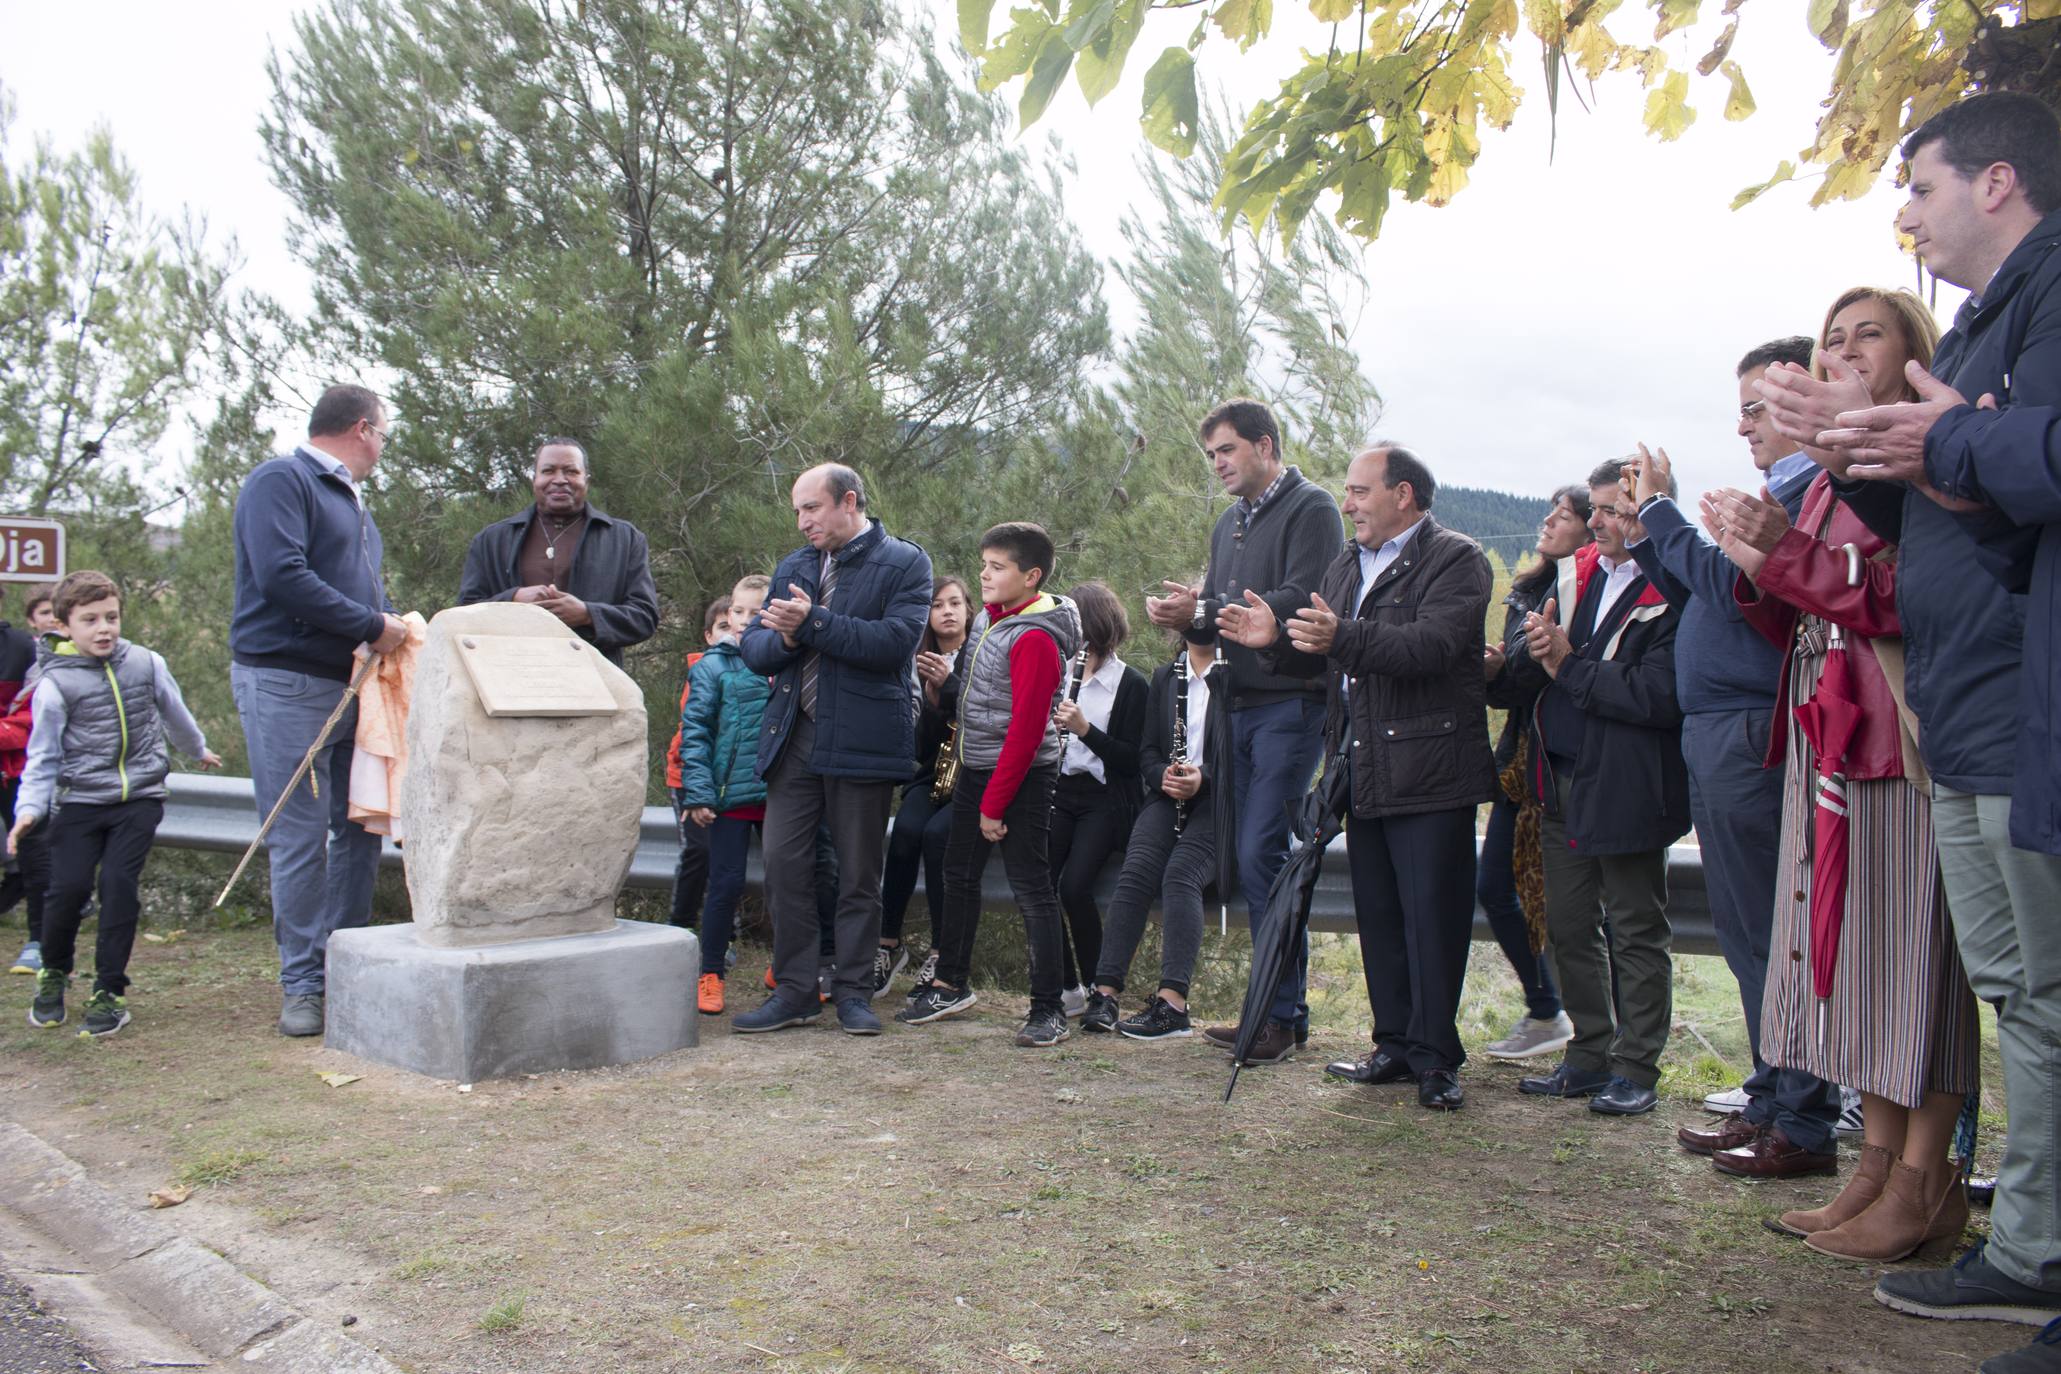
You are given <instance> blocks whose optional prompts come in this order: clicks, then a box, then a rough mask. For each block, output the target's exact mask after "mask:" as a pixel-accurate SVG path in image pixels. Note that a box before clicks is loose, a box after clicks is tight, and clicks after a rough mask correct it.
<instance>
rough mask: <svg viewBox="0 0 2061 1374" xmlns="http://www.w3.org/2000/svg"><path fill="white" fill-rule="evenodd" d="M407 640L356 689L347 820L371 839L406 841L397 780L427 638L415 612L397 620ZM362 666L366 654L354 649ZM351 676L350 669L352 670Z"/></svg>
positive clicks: (426, 624) (404, 767) (405, 767)
mask: <svg viewBox="0 0 2061 1374" xmlns="http://www.w3.org/2000/svg"><path fill="white" fill-rule="evenodd" d="M401 620H402V623H403V624H405V625H406V626H407V627H408V637H407V638H406V639H404V640H402V641H401V647H400V648H398V649H395V650H393V651H392V652H391V653H388V654H385V655H383V656H381V658H380V660H379V664H378V666H377V667H375V668H373V670H372V671H371V672H370V673H368V674H367V675H366V677H365V682H364V685H362V686H361V687H359V688H358V739H357V752H356V753H355V754H353V755H352V756H351V810H350V815H351V819H352V820H354V821H356V822H357V823H358V824H360V825H362V826H364V827H365V828H366V829H367V830H369V831H371V832H372V833H373V834H375V835H391V836H393V837H394V838H395V839H397V840H400V839H406V838H407V833H406V831H405V829H404V828H403V824H402V818H401V814H400V804H401V779H402V778H403V777H405V776H406V775H407V772H408V702H409V699H410V697H411V696H412V695H413V693H414V691H415V665H416V664H417V662H419V661H420V659H421V656H422V646H423V644H424V643H425V642H427V640H428V638H429V622H428V621H426V620H424V619H423V618H422V613H421V612H419V611H410V612H409V613H408V614H407V615H405V616H403V617H401ZM358 653H359V655H360V659H359V661H360V662H362V661H363V657H362V656H363V655H364V653H365V649H364V648H363V647H362V646H361V647H360V648H359V649H358ZM353 671H355V669H354V670H353Z"/></svg>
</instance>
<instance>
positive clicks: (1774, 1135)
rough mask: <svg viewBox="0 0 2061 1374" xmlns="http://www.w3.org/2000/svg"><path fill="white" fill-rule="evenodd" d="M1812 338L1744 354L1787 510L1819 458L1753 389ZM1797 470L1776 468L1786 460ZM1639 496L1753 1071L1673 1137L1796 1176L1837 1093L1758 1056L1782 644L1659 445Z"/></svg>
mask: <svg viewBox="0 0 2061 1374" xmlns="http://www.w3.org/2000/svg"><path fill="white" fill-rule="evenodd" d="M1810 356H1811V341H1810V340H1809V339H1806V338H1803V337H1801V336H1798V337H1794V338H1787V339H1777V340H1775V341H1773V342H1772V343H1767V344H1763V345H1761V346H1760V347H1759V348H1756V349H1754V350H1753V351H1752V352H1750V353H1748V354H1747V355H1746V356H1745V357H1744V358H1742V359H1740V361H1739V366H1738V369H1737V375H1738V380H1739V388H1740V391H1739V394H1740V398H1741V405H1740V412H1739V414H1740V419H1739V432H1740V434H1741V435H1742V436H1743V437H1744V438H1745V439H1746V442H1747V447H1748V449H1749V450H1750V451H1751V452H1752V455H1753V465H1754V467H1755V468H1757V469H1759V470H1760V472H1761V473H1763V474H1764V480H1765V481H1766V482H1767V483H1768V484H1769V490H1770V494H1771V495H1774V496H1775V497H1776V498H1777V499H1779V500H1780V501H1781V502H1782V504H1783V505H1784V507H1785V508H1786V509H1787V510H1788V511H1789V514H1790V516H1791V518H1794V517H1795V516H1796V514H1797V512H1798V511H1799V510H1800V509H1801V507H1802V504H1803V493H1804V491H1805V490H1806V489H1807V488H1808V487H1809V486H1810V482H1811V479H1812V477H1813V476H1814V475H1815V474H1816V471H1817V465H1816V464H1815V463H1813V462H1812V461H1811V460H1810V458H1809V457H1808V456H1806V455H1804V454H1801V453H1798V452H1796V446H1795V445H1794V444H1793V443H1790V442H1787V441H1784V440H1781V439H1780V438H1779V437H1777V436H1775V435H1774V433H1773V429H1772V426H1771V425H1770V424H1768V423H1766V416H1765V410H1766V407H1765V406H1763V405H1762V404H1761V403H1760V401H1759V393H1758V392H1757V391H1755V390H1753V384H1754V383H1755V382H1757V381H1758V380H1759V379H1760V378H1761V377H1762V376H1763V375H1764V374H1765V373H1766V371H1767V369H1768V368H1769V367H1770V366H1772V365H1774V364H1776V363H1782V362H1792V363H1798V364H1800V365H1803V366H1808V365H1809V363H1810ZM1798 459H1800V460H1801V464H1800V467H1801V470H1800V471H1791V472H1789V473H1786V474H1783V473H1778V471H1777V469H1778V468H1780V466H1781V465H1782V464H1783V463H1784V462H1787V463H1789V464H1790V465H1791V467H1792V468H1795V467H1797V463H1796V460H1798ZM1638 467H1639V476H1638V489H1637V497H1638V501H1639V523H1640V524H1641V525H1642V526H1643V527H1644V532H1645V536H1646V537H1645V538H1643V539H1638V540H1635V541H1631V542H1630V549H1631V553H1632V557H1633V558H1635V559H1637V560H1638V563H1639V567H1640V568H1641V569H1642V570H1644V571H1645V573H1646V575H1647V576H1648V577H1649V578H1651V579H1652V581H1653V584H1654V585H1655V586H1657V587H1659V588H1660V590H1661V594H1662V595H1664V596H1665V597H1667V599H1668V602H1669V604H1670V605H1673V606H1675V607H1677V608H1678V609H1680V611H1681V613H1682V623H1681V627H1680V629H1678V630H1677V631H1676V633H1675V692H1676V695H1677V696H1678V697H1679V699H1680V701H1681V707H1682V759H1683V761H1684V762H1685V763H1687V764H1688V767H1689V814H1690V816H1691V818H1692V819H1693V821H1694V822H1695V826H1696V838H1697V841H1698V843H1700V844H1701V845H1702V846H1703V856H1704V864H1703V872H1704V875H1705V877H1706V879H1707V881H1708V884H1709V888H1710V914H1711V922H1712V924H1713V925H1714V926H1715V927H1716V930H1717V938H1718V948H1719V950H1720V951H1721V952H1722V953H1723V954H1724V956H1725V963H1726V964H1727V965H1728V966H1729V967H1730V968H1731V970H1732V976H1733V977H1734V978H1736V979H1737V980H1738V982H1739V1001H1740V1007H1741V1010H1743V1011H1744V1012H1745V1013H1746V1038H1747V1044H1748V1046H1749V1048H1750V1049H1751V1050H1752V1052H1753V1073H1752V1076H1750V1077H1749V1078H1748V1079H1747V1080H1746V1085H1745V1091H1746V1099H1747V1101H1746V1107H1745V1110H1743V1111H1741V1112H1739V1113H1737V1114H1735V1115H1730V1116H1727V1117H1725V1118H1724V1119H1723V1120H1722V1121H1720V1122H1719V1123H1718V1125H1717V1128H1716V1129H1715V1130H1708V1131H1706V1130H1698V1129H1695V1128H1693V1127H1688V1126H1684V1127H1683V1128H1682V1129H1681V1130H1679V1131H1677V1132H1676V1133H1675V1138H1676V1140H1678V1141H1679V1142H1680V1143H1681V1145H1682V1147H1683V1148H1684V1149H1686V1150H1689V1151H1691V1152H1692V1153H1695V1154H1701V1155H1709V1156H1711V1163H1712V1164H1713V1165H1714V1166H1715V1167H1716V1169H1717V1171H1718V1172H1719V1173H1723V1174H1730V1175H1733V1176H1735V1177H1740V1178H1795V1177H1798V1176H1801V1175H1806V1174H1829V1173H1831V1172H1833V1170H1834V1169H1835V1168H1836V1167H1837V1143H1836V1141H1835V1139H1834V1136H1833V1130H1834V1128H1835V1127H1836V1126H1837V1124H1838V1120H1839V1089H1838V1088H1837V1087H1836V1086H1835V1085H1833V1084H1829V1083H1827V1082H1825V1081H1824V1080H1823V1079H1820V1078H1817V1077H1814V1076H1812V1075H1810V1074H1807V1073H1802V1072H1799V1071H1797V1070H1795V1069H1781V1068H1774V1067H1772V1066H1770V1065H1769V1064H1767V1063H1766V1062H1765V1061H1763V1060H1762V1059H1761V1057H1760V1008H1761V993H1762V990H1763V989H1764V988H1765V986H1766V984H1767V972H1768V943H1769V939H1770V936H1771V934H1772V932H1773V928H1774V921H1775V876H1776V875H1775V860H1776V856H1777V854H1778V853H1779V852H1780V850H1781V823H1782V772H1781V770H1780V769H1774V768H1767V767H1765V766H1764V765H1765V763H1766V759H1767V750H1768V734H1769V729H1770V726H1771V724H1772V721H1773V716H1774V711H1775V706H1776V701H1775V691H1776V687H1777V685H1778V684H1779V683H1780V681H1781V677H1782V651H1781V650H1780V649H1777V648H1776V647H1775V646H1774V645H1773V644H1770V643H1769V642H1768V641H1767V640H1766V639H1765V638H1764V637H1763V636H1762V635H1761V633H1760V632H1759V631H1758V630H1756V629H1754V628H1753V627H1752V626H1751V625H1748V624H1747V623H1746V621H1745V619H1744V617H1743V616H1742V615H1741V613H1740V609H1739V605H1738V602H1737V600H1736V599H1735V598H1734V597H1733V595H1732V588H1733V584H1734V583H1735V581H1736V580H1737V578H1738V575H1739V569H1738V567H1737V565H1735V564H1734V563H1733V562H1732V561H1731V560H1730V559H1729V558H1726V557H1725V556H1724V554H1722V553H1720V552H1719V551H1718V548H1717V546H1716V545H1715V544H1713V543H1711V542H1710V541H1709V540H1708V539H1706V538H1705V537H1704V536H1703V534H1702V532H1701V531H1700V530H1698V529H1697V528H1696V524H1695V521H1694V520H1693V519H1691V518H1690V517H1689V516H1688V515H1686V514H1685V513H1684V512H1683V511H1682V510H1681V509H1680V508H1679V507H1678V506H1677V505H1676V504H1675V501H1674V474H1673V473H1672V472H1671V471H1670V470H1669V464H1668V461H1667V454H1666V452H1665V451H1662V452H1659V453H1655V454H1648V453H1647V452H1646V449H1645V446H1644V445H1641V446H1640V449H1639V464H1638Z"/></svg>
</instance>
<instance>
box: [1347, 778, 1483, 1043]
mask: <svg viewBox="0 0 2061 1374" xmlns="http://www.w3.org/2000/svg"><path fill="white" fill-rule="evenodd" d="M1345 843H1346V854H1347V857H1348V859H1349V861H1350V863H1351V866H1352V875H1353V908H1354V910H1355V912H1356V913H1357V915H1358V917H1359V923H1360V961H1361V963H1362V964H1364V965H1365V966H1366V972H1367V1000H1368V1001H1369V1002H1371V1003H1373V1006H1374V1043H1375V1045H1376V1046H1377V1047H1378V1048H1380V1049H1385V1050H1388V1051H1389V1052H1391V1053H1393V1054H1397V1055H1400V1056H1401V1057H1402V1058H1403V1059H1404V1060H1406V1061H1407V1062H1408V1063H1409V1065H1410V1067H1411V1068H1412V1069H1415V1070H1416V1071H1417V1072H1419V1073H1423V1072H1425V1071H1426V1070H1428V1069H1457V1068H1459V1067H1460V1065H1461V1064H1463V1063H1465V1062H1466V1060H1467V1052H1466V1051H1465V1050H1464V1049H1462V1048H1461V1047H1460V1032H1459V1028H1458V1027H1457V1026H1456V1025H1455V1024H1454V1021H1455V1018H1456V1017H1457V1016H1458V1014H1459V1010H1460V985H1461V983H1463V982H1464V981H1465V980H1466V977H1467V948H1468V942H1469V939H1470V938H1471V937H1472V935H1473V933H1474V808H1473V807H1471V806H1463V807H1456V808H1454V809H1452V810H1449V811H1427V812H1425V813H1423V814H1421V815H1416V816H1388V817H1384V818H1382V819H1379V820H1361V819H1360V818H1359V817H1357V816H1350V817H1348V818H1347V819H1346V824H1345Z"/></svg>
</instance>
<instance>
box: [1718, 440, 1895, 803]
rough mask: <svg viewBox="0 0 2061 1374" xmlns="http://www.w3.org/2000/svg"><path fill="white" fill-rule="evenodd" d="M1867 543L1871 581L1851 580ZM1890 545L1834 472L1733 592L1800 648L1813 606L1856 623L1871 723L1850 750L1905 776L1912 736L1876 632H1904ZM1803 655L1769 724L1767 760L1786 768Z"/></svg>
mask: <svg viewBox="0 0 2061 1374" xmlns="http://www.w3.org/2000/svg"><path fill="white" fill-rule="evenodd" d="M1847 544H1852V545H1853V546H1854V547H1855V548H1857V549H1859V550H1860V553H1861V558H1862V559H1863V560H1864V561H1863V562H1862V564H1861V574H1862V577H1861V584H1860V585H1859V586H1857V587H1855V586H1849V585H1847V580H1846V577H1847V556H1846V554H1845V552H1844V550H1843V546H1844V545H1847ZM1888 547H1889V544H1888V543H1887V542H1886V541H1884V540H1883V539H1882V538H1881V536H1879V535H1877V534H1875V533H1874V532H1873V531H1871V530H1870V529H1869V528H1868V527H1867V526H1866V525H1863V524H1862V523H1861V522H1860V518H1859V517H1858V516H1856V515H1855V514H1854V513H1853V512H1852V511H1851V510H1850V509H1848V508H1847V506H1846V503H1845V502H1843V501H1841V500H1839V498H1838V497H1837V496H1836V495H1835V494H1834V493H1833V491H1832V484H1831V481H1830V479H1829V478H1827V477H1826V475H1825V474H1824V473H1822V472H1821V473H1819V474H1818V477H1817V480H1816V481H1814V482H1812V483H1811V486H1810V490H1809V491H1807V492H1805V493H1804V498H1803V512H1802V514H1801V515H1799V516H1798V517H1797V521H1796V524H1795V525H1794V526H1792V527H1791V528H1790V529H1789V530H1788V531H1787V532H1786V533H1784V534H1783V536H1782V542H1781V543H1779V544H1777V545H1776V546H1775V551H1774V552H1773V553H1771V554H1769V555H1768V561H1767V566H1766V567H1764V568H1762V569H1761V572H1760V577H1759V578H1758V579H1757V585H1756V582H1750V581H1748V580H1747V579H1746V576H1745V574H1743V573H1742V574H1740V576H1739V580H1738V582H1737V583H1736V584H1735V585H1734V586H1733V589H1732V595H1733V597H1734V599H1736V600H1737V601H1738V603H1739V606H1740V608H1741V610H1742V611H1743V613H1744V614H1745V617H1746V621H1747V623H1748V624H1750V625H1752V626H1753V627H1754V628H1755V629H1757V630H1759V631H1760V632H1761V633H1762V634H1763V635H1766V636H1767V637H1768V638H1769V639H1770V640H1772V641H1773V642H1774V643H1775V644H1777V645H1779V646H1780V647H1781V648H1783V649H1785V650H1788V649H1791V648H1792V647H1793V645H1794V642H1795V637H1796V627H1797V623H1798V622H1799V621H1800V620H1801V619H1802V617H1803V613H1804V612H1806V611H1808V612H1810V613H1811V614H1812V615H1816V616H1819V617H1822V618H1823V619H1825V620H1828V621H1831V622H1832V623H1833V624H1836V625H1840V626H1844V627H1845V629H1846V631H1847V639H1846V653H1847V659H1848V662H1849V664H1850V666H1851V667H1852V669H1853V680H1854V686H1855V689H1856V692H1857V695H1858V696H1859V697H1860V701H1861V723H1860V727H1859V728H1858V729H1857V730H1855V731H1854V737H1853V742H1852V743H1851V744H1849V745H1848V746H1847V750H1846V775H1847V776H1848V777H1850V778H1900V777H1903V776H1904V754H1903V741H1902V736H1901V734H1900V733H1899V724H1898V720H1897V711H1896V698H1895V696H1893V695H1892V694H1891V693H1890V690H1889V679H1888V678H1886V677H1884V676H1883V673H1882V664H1881V663H1880V662H1879V661H1877V659H1876V657H1875V646H1874V644H1873V643H1872V642H1871V641H1873V640H1876V639H1882V638H1887V637H1890V636H1896V635H1901V634H1902V633H1903V626H1902V624H1901V623H1900V622H1899V621H1898V620H1897V617H1896V565H1895V563H1894V562H1892V561H1890V560H1887V559H1883V560H1880V561H1877V555H1879V554H1880V553H1881V552H1882V551H1883V550H1884V549H1886V548H1888ZM1795 667H1796V656H1795V654H1794V653H1790V654H1789V655H1788V656H1787V657H1785V658H1784V659H1783V660H1782V685H1781V689H1780V693H1779V696H1778V698H1777V702H1776V710H1775V716H1774V724H1773V728H1772V729H1770V730H1769V732H1768V757H1767V766H1768V767H1770V768H1780V767H1781V766H1782V764H1783V760H1784V758H1785V756H1786V754H1787V750H1788V747H1789V723H1790V716H1789V713H1790V709H1791V707H1792V706H1793V705H1794V703H1793V702H1791V700H1790V677H1791V675H1792V674H1793V673H1794V671H1795Z"/></svg>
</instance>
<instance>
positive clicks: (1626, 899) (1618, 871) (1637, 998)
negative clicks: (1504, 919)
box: [1539, 778, 1675, 1088]
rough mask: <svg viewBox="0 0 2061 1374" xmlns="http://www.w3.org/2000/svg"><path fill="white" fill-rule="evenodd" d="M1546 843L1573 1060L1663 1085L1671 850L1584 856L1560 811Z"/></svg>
mask: <svg viewBox="0 0 2061 1374" xmlns="http://www.w3.org/2000/svg"><path fill="white" fill-rule="evenodd" d="M1556 781H1557V782H1558V784H1559V788H1560V806H1559V807H1558V808H1557V809H1558V810H1560V811H1561V812H1562V813H1563V814H1565V812H1566V809H1567V781H1566V779H1564V778H1561V779H1556ZM1539 847H1540V849H1541V850H1543V851H1544V854H1543V858H1544V861H1545V870H1546V938H1547V945H1546V948H1547V951H1548V952H1549V953H1550V954H1552V956H1553V972H1554V975H1555V976H1556V977H1557V978H1558V979H1559V980H1560V1001H1561V1003H1562V1005H1564V1006H1565V1007H1566V1009H1567V1016H1568V1019H1569V1020H1571V1021H1573V1022H1574V1039H1573V1040H1571V1041H1569V1042H1568V1045H1567V1062H1568V1064H1569V1065H1570V1066H1571V1067H1573V1068H1577V1069H1580V1070H1582V1071H1583V1072H1585V1073H1611V1074H1615V1075H1617V1076H1618V1077H1620V1078H1624V1079H1629V1080H1630V1081H1631V1082H1633V1083H1636V1084H1637V1085H1638V1086H1640V1087H1642V1088H1650V1087H1653V1086H1654V1085H1655V1084H1657V1083H1659V1082H1660V1052H1661V1050H1662V1049H1664V1048H1666V1046H1667V1033H1668V1030H1669V1029H1670V1027H1671V1025H1672V1023H1673V1018H1674V998H1675V971H1674V961H1673V959H1672V958H1671V957H1670V956H1669V953H1668V947H1669V944H1670V942H1671V941H1672V939H1673V931H1672V930H1670V929H1669V927H1668V923H1667V851H1666V850H1665V849H1659V850H1654V851H1652V852H1650V853H1644V854H1583V853H1580V852H1578V851H1576V850H1575V849H1573V848H1570V847H1569V845H1568V843H1567V827H1566V826H1565V825H1564V824H1563V823H1562V822H1560V821H1558V820H1555V819H1554V818H1553V817H1552V816H1550V815H1549V816H1547V817H1546V818H1545V819H1544V823H1543V824H1542V825H1541V826H1540V833H1539ZM1606 922H1607V923H1608V925H1607V930H1606V924H1605V923H1606ZM1613 969H1614V970H1615V973H1616V977H1615V979H1613V978H1612V976H1611V974H1612V971H1613Z"/></svg>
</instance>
